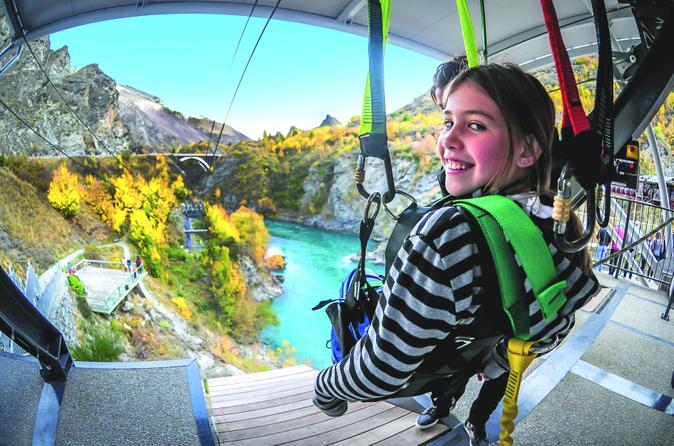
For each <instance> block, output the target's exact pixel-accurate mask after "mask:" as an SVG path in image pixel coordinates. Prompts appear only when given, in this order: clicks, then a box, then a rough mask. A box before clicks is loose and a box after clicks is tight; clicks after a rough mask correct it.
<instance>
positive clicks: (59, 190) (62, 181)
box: [47, 163, 82, 218]
mask: <svg viewBox="0 0 674 446" xmlns="http://www.w3.org/2000/svg"><path fill="white" fill-rule="evenodd" d="M81 198H82V192H81V187H80V184H79V182H78V181H77V175H75V174H73V173H71V172H70V171H69V170H68V168H67V167H66V165H65V163H63V164H61V165H60V166H59V167H58V169H56V171H55V172H54V176H53V178H52V181H51V183H49V192H48V193H47V200H49V203H50V204H51V205H52V206H53V207H54V209H56V210H57V211H59V212H60V213H61V215H63V216H64V217H66V218H70V217H72V216H73V215H75V214H76V213H77V211H79V210H80V199H81Z"/></svg>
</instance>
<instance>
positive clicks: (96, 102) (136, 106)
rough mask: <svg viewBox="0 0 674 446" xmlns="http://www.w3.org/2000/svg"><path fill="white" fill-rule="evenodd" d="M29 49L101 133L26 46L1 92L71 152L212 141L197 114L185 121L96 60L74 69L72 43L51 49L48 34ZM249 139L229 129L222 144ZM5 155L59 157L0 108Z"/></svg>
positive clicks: (0, 33) (0, 24)
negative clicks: (120, 80) (107, 71)
mask: <svg viewBox="0 0 674 446" xmlns="http://www.w3.org/2000/svg"><path fill="white" fill-rule="evenodd" d="M7 35H8V30H7V27H6V25H5V24H4V21H0V38H3V39H4V38H6V37H7ZM31 48H32V49H33V52H34V53H35V56H36V57H37V59H38V60H39V61H40V64H41V65H42V66H43V67H44V69H45V71H46V72H47V73H48V74H49V78H50V79H51V80H52V82H53V83H54V85H55V86H56V88H57V89H58V90H59V92H60V93H61V94H62V95H63V97H64V98H65V100H66V102H67V103H68V105H69V106H70V108H72V109H73V110H74V111H75V113H76V114H77V117H79V119H81V120H82V122H84V123H85V124H86V126H87V127H89V129H91V131H92V132H93V133H94V134H95V135H96V138H94V137H92V136H91V135H90V134H89V132H88V131H87V130H86V129H85V128H84V126H83V125H82V124H81V123H80V122H79V121H78V119H77V118H76V117H75V116H73V114H72V113H70V111H69V110H68V107H67V106H66V105H65V104H64V103H63V102H62V101H61V99H60V97H59V95H58V94H57V92H56V91H55V90H54V88H52V87H51V86H50V85H49V83H48V82H47V79H46V77H45V76H44V74H43V73H42V71H41V70H40V68H39V67H38V65H37V63H36V62H35V60H34V59H33V56H32V54H31V53H30V51H28V48H24V51H23V54H22V55H21V58H20V59H19V60H18V61H16V62H15V63H14V65H13V66H12V67H11V68H9V70H7V72H5V73H4V74H3V75H2V76H0V97H2V99H3V101H4V102H5V103H7V105H9V106H10V107H11V108H12V109H13V110H14V111H15V112H17V113H18V114H19V115H20V116H21V117H22V118H23V119H25V120H26V121H27V122H28V124H29V125H30V126H32V127H33V128H35V129H36V130H37V131H39V132H40V133H41V134H42V135H43V136H44V137H45V138H47V139H48V140H49V141H50V142H52V143H53V144H55V145H58V146H60V147H61V149H62V150H64V151H65V152H66V153H68V154H69V155H109V154H110V153H109V152H113V153H119V152H122V151H124V150H130V151H132V152H135V151H137V150H139V149H141V148H146V149H149V150H153V151H154V150H157V151H162V150H172V149H173V148H174V147H175V146H176V145H178V144H189V143H194V142H198V141H202V140H208V137H209V132H208V131H205V130H204V128H203V127H204V126H203V125H201V121H200V120H199V119H195V118H185V117H184V116H183V115H182V114H180V113H178V112H175V111H172V110H170V109H168V108H167V107H165V106H163V105H162V104H161V102H160V100H159V98H157V97H154V96H152V95H149V94H147V93H144V92H142V91H139V90H136V89H134V88H132V87H129V86H122V85H118V84H117V82H115V80H114V79H112V78H111V77H110V76H108V75H107V74H105V73H104V72H103V71H102V70H101V69H100V68H99V67H98V66H97V65H88V66H86V67H83V68H81V69H79V70H75V69H73V68H72V66H71V65H70V55H69V53H68V48H67V47H63V48H60V49H58V50H56V51H53V50H51V49H50V47H49V39H48V38H43V39H40V40H36V41H33V42H31ZM209 123H210V122H209ZM218 129H219V127H218ZM209 130H210V128H209ZM244 139H247V137H246V136H245V135H243V134H241V133H239V132H237V131H236V130H234V129H231V128H229V127H227V128H226V129H225V132H224V138H223V140H222V142H224V143H225V144H227V143H233V142H237V141H240V140H244ZM3 153H4V154H28V155H59V152H58V151H57V150H55V149H53V148H52V147H50V145H49V144H47V143H45V142H44V141H43V140H42V139H40V138H39V137H38V136H37V135H35V134H34V133H33V132H32V131H31V130H29V129H28V128H27V127H26V126H24V125H23V124H21V123H20V122H18V121H17V120H16V118H14V117H13V116H12V115H11V114H10V113H9V112H7V111H6V110H4V109H2V110H0V154H3Z"/></svg>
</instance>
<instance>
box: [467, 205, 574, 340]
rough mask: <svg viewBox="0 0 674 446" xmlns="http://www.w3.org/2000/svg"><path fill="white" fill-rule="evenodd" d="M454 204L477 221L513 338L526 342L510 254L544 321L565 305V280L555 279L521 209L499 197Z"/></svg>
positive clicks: (535, 232) (521, 301)
mask: <svg viewBox="0 0 674 446" xmlns="http://www.w3.org/2000/svg"><path fill="white" fill-rule="evenodd" d="M454 204H458V205H461V206H462V207H464V208H465V209H466V210H468V211H469V212H470V213H471V214H472V215H473V216H474V217H475V218H476V220H477V221H478V224H479V225H480V227H481V229H482V231H483V233H484V236H485V238H486V240H487V243H488V244H489V249H490V251H491V253H492V257H493V258H494V265H495V267H496V271H497V275H498V277H499V285H500V287H501V291H502V293H501V295H502V298H503V302H504V307H505V309H506V312H507V313H508V317H509V318H510V320H511V323H512V325H513V329H514V331H515V333H516V336H517V337H519V338H521V339H528V336H529V334H528V332H529V326H528V318H529V309H528V306H527V305H526V299H523V297H524V294H523V289H521V287H520V286H519V285H518V284H517V283H515V284H512V283H511V282H513V281H515V282H518V281H519V283H522V280H521V277H520V275H519V274H513V268H517V267H516V265H515V264H514V262H513V258H514V256H513V251H514V254H515V255H516V258H517V259H518V260H519V262H520V264H521V265H522V269H524V273H525V274H526V277H527V278H528V279H529V282H530V283H531V286H532V289H533V293H534V295H535V296H536V300H537V301H538V304H539V306H540V308H541V312H542V313H543V317H544V318H545V319H546V320H550V319H552V318H553V317H554V316H555V314H557V312H558V311H559V310H560V309H561V308H562V307H563V306H564V304H565V303H566V296H565V295H564V289H565V288H566V281H563V280H561V281H560V280H558V277H557V271H556V269H555V265H554V262H553V260H552V255H551V254H550V250H549V249H548V245H547V243H546V242H545V240H544V239H543V235H542V234H541V231H540V229H538V227H537V226H536V225H535V224H534V222H533V221H531V219H530V218H529V216H528V215H527V214H526V213H525V212H524V211H523V210H522V208H520V207H519V206H518V205H517V204H516V203H515V202H513V201H512V200H510V199H509V198H506V197H503V196H501V195H489V196H485V197H480V198H472V199H465V200H457V201H455V202H454ZM504 244H505V246H506V248H507V249H506V248H504ZM508 245H509V246H508ZM524 318H526V319H527V321H526V324H525V323H524V322H523V319H524ZM525 334H526V336H524V335H525ZM523 336H524V337H523Z"/></svg>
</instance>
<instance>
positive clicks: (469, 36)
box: [456, 0, 480, 68]
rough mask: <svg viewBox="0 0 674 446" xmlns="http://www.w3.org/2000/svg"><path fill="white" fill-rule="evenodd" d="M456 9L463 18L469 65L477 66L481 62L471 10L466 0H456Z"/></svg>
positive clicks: (462, 28)
mask: <svg viewBox="0 0 674 446" xmlns="http://www.w3.org/2000/svg"><path fill="white" fill-rule="evenodd" d="M456 9H457V10H458V11H459V19H460V20H461V32H462V33H463V44H464V46H465V47H466V56H467V57H468V66H469V67H471V68H472V67H476V66H478V65H479V64H480V59H479V57H478V55H477V44H476V43H475V31H474V30H473V21H472V20H471V19H470V10H469V9H468V2H467V1H466V0H456Z"/></svg>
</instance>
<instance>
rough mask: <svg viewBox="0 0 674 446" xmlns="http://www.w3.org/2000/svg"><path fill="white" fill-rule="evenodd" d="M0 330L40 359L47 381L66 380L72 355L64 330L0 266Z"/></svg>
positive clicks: (41, 371)
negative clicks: (60, 329) (57, 326)
mask: <svg viewBox="0 0 674 446" xmlns="http://www.w3.org/2000/svg"><path fill="white" fill-rule="evenodd" d="M0 295H2V299H0V331H2V332H3V333H5V334H6V335H7V336H8V337H9V339H10V340H11V341H12V342H15V343H16V344H18V345H19V346H20V347H21V348H23V349H24V350H25V351H26V352H28V353H30V354H31V355H33V356H34V357H36V358H37V359H38V361H40V365H41V369H40V374H41V375H42V377H43V378H44V379H45V380H57V381H65V379H66V375H67V374H68V370H69V369H70V366H71V365H72V362H73V361H72V358H71V356H70V352H69V351H68V347H67V346H66V343H65V339H64V338H63V335H62V334H61V332H60V331H59V330H58V329H57V328H56V327H54V325H53V324H52V323H51V322H49V320H48V319H47V318H46V316H44V315H43V314H42V313H41V312H40V311H39V310H38V309H37V308H36V307H35V305H33V304H32V303H31V302H30V301H29V300H28V298H27V297H26V295H25V294H23V292H21V290H19V288H18V287H17V286H16V284H15V283H14V282H13V281H12V279H10V277H9V276H8V275H7V273H6V272H5V270H4V269H3V268H1V267H0Z"/></svg>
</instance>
